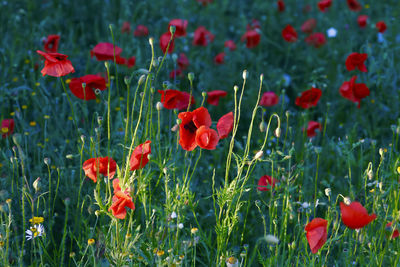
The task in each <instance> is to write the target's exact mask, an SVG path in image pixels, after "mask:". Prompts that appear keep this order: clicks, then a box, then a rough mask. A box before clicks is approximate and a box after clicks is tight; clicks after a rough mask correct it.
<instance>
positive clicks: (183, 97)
mask: <svg viewBox="0 0 400 267" xmlns="http://www.w3.org/2000/svg"><path fill="white" fill-rule="evenodd" d="M158 92H159V93H160V94H161V103H163V106H164V108H166V109H175V108H176V109H179V110H183V109H187V107H188V105H189V99H190V94H189V93H187V92H182V91H178V90H173V89H167V90H164V91H163V90H158ZM195 103H196V101H195V100H194V97H193V96H192V97H191V101H190V104H191V105H193V104H195Z"/></svg>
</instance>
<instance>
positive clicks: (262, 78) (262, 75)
mask: <svg viewBox="0 0 400 267" xmlns="http://www.w3.org/2000/svg"><path fill="white" fill-rule="evenodd" d="M263 80H264V74H263V73H261V75H260V82H262V81H263Z"/></svg>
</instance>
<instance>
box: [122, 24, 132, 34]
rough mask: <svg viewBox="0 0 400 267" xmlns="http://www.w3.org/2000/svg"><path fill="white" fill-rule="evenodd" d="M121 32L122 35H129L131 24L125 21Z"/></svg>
mask: <svg viewBox="0 0 400 267" xmlns="http://www.w3.org/2000/svg"><path fill="white" fill-rule="evenodd" d="M121 32H122V33H130V32H131V24H130V23H129V21H125V22H124V23H123V24H122V27H121Z"/></svg>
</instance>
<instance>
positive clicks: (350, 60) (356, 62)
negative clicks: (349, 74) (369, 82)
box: [346, 53, 368, 72]
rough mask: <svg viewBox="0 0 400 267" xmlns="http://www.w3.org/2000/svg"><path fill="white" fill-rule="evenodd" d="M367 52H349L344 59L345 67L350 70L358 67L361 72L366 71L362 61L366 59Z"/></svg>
mask: <svg viewBox="0 0 400 267" xmlns="http://www.w3.org/2000/svg"><path fill="white" fill-rule="evenodd" d="M367 58H368V54H360V53H351V54H350V55H349V56H348V57H347V59H346V69H347V70H348V71H352V70H354V69H355V68H358V69H359V70H360V71H362V72H367V67H366V66H365V64H364V62H365V60H367Z"/></svg>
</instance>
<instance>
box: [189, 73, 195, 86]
mask: <svg viewBox="0 0 400 267" xmlns="http://www.w3.org/2000/svg"><path fill="white" fill-rule="evenodd" d="M188 79H189V81H190V82H191V83H192V82H193V80H194V73H193V72H189V73H188Z"/></svg>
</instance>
